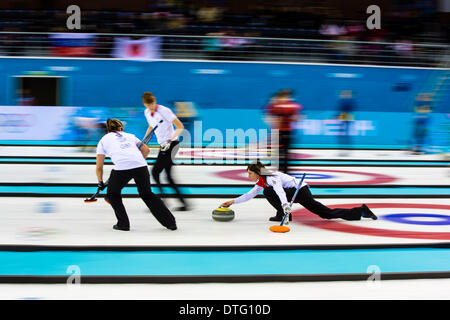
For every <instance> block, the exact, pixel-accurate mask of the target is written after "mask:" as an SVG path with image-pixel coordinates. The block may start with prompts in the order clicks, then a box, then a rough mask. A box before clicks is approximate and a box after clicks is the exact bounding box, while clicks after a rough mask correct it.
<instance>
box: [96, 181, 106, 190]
mask: <svg viewBox="0 0 450 320" xmlns="http://www.w3.org/2000/svg"><path fill="white" fill-rule="evenodd" d="M97 186H98V189H99V190H100V191H103V190H105V188H106V184H104V183H103V181H99V182H98V185H97Z"/></svg>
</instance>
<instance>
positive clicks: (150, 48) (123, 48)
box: [113, 37, 161, 60]
mask: <svg viewBox="0 0 450 320" xmlns="http://www.w3.org/2000/svg"><path fill="white" fill-rule="evenodd" d="M113 57H114V58H121V59H129V60H155V59H160V58H161V39H160V38H159V37H145V38H142V39H139V40H132V39H130V38H116V39H115V41H114V50H113Z"/></svg>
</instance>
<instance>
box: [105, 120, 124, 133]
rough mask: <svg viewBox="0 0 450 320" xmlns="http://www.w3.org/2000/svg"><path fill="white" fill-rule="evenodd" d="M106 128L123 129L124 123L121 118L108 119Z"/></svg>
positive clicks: (110, 129)
mask: <svg viewBox="0 0 450 320" xmlns="http://www.w3.org/2000/svg"><path fill="white" fill-rule="evenodd" d="M106 130H108V132H116V131H123V124H122V122H121V121H120V120H119V119H108V120H106Z"/></svg>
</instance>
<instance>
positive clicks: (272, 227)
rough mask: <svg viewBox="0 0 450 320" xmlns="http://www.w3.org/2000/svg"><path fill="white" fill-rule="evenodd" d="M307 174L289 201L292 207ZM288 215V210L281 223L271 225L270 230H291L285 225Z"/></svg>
mask: <svg viewBox="0 0 450 320" xmlns="http://www.w3.org/2000/svg"><path fill="white" fill-rule="evenodd" d="M305 175H306V173H304V174H303V177H302V180H300V183H299V184H298V186H297V189H296V190H295V193H294V196H293V197H292V199H291V202H290V203H289V207H291V208H292V204H293V203H294V201H295V198H296V197H297V193H298V191H299V190H300V187H301V186H302V183H303V180H304V179H305ZM288 215H289V214H288V213H287V212H286V213H285V214H284V217H283V220H281V223H280V225H279V226H271V227H270V228H269V229H270V231H273V232H288V231H289V230H291V229H289V227H286V226H283V224H284V221H285V220H286V218H288ZM286 224H287V223H286Z"/></svg>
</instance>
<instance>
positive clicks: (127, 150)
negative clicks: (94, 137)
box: [97, 131, 147, 170]
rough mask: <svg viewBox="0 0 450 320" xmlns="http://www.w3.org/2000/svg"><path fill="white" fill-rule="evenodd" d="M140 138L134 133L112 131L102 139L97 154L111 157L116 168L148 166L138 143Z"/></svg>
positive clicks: (126, 168)
mask: <svg viewBox="0 0 450 320" xmlns="http://www.w3.org/2000/svg"><path fill="white" fill-rule="evenodd" d="M138 143H139V139H138V138H136V136H135V135H134V134H131V133H126V132H123V131H118V132H110V133H108V134H106V135H104V136H103V138H101V139H100V141H99V142H98V145H97V154H104V155H106V156H108V157H110V158H111V161H112V162H113V163H114V170H128V169H134V168H139V167H144V166H147V162H146V161H145V159H144V156H143V155H142V153H141V151H140V150H139V149H138V147H137V144H138Z"/></svg>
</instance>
